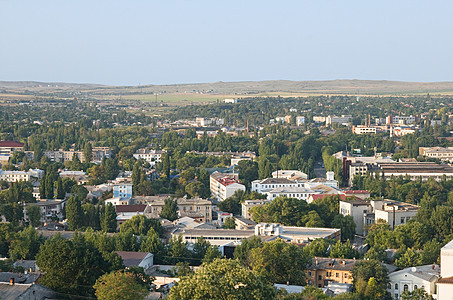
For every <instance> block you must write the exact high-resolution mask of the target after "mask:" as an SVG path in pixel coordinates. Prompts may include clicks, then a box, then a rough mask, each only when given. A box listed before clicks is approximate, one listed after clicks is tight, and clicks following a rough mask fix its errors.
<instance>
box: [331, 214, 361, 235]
mask: <svg viewBox="0 0 453 300" xmlns="http://www.w3.org/2000/svg"><path fill="white" fill-rule="evenodd" d="M331 227H332V228H340V229H341V240H342V241H346V240H349V239H353V238H354V235H355V227H356V224H355V222H354V219H353V218H352V216H343V215H341V214H338V215H336V216H335V217H334V218H333V221H332V223H331Z"/></svg>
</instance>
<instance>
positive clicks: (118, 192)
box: [113, 182, 133, 199]
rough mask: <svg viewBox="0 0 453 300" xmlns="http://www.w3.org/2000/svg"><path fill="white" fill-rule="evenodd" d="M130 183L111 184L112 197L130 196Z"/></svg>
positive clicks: (125, 197)
mask: <svg viewBox="0 0 453 300" xmlns="http://www.w3.org/2000/svg"><path fill="white" fill-rule="evenodd" d="M132 186H133V185H132V183H125V182H123V183H117V184H114V185H113V197H114V198H124V199H131V198H132Z"/></svg>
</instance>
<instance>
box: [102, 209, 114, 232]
mask: <svg viewBox="0 0 453 300" xmlns="http://www.w3.org/2000/svg"><path fill="white" fill-rule="evenodd" d="M116 227H117V224H116V211H115V207H114V206H113V205H112V204H111V203H109V204H107V205H105V206H104V207H103V212H102V213H101V229H102V231H104V232H115V231H116Z"/></svg>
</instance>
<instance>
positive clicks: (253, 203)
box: [241, 199, 270, 219]
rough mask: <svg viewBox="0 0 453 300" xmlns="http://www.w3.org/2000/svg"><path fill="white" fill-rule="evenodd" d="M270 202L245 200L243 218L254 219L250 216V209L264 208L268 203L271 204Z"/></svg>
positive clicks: (242, 208)
mask: <svg viewBox="0 0 453 300" xmlns="http://www.w3.org/2000/svg"><path fill="white" fill-rule="evenodd" d="M269 202H270V201H269V200H261V199H258V200H245V201H244V202H242V203H241V210H242V217H244V218H246V219H252V216H251V215H250V209H251V208H252V207H255V206H262V205H264V204H266V203H269Z"/></svg>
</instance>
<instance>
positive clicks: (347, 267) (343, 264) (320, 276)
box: [305, 257, 359, 288]
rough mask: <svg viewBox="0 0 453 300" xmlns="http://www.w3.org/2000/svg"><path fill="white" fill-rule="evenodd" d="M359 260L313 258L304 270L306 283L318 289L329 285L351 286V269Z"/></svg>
mask: <svg viewBox="0 0 453 300" xmlns="http://www.w3.org/2000/svg"><path fill="white" fill-rule="evenodd" d="M358 261H359V260H355V259H344V258H326V257H314V258H313V259H312V263H311V265H310V266H309V267H308V268H307V269H306V270H305V275H306V277H307V282H308V284H309V285H311V286H315V287H318V288H323V287H326V286H327V285H328V284H329V283H347V284H353V278H352V269H353V268H354V266H355V264H356V263H357V262H358Z"/></svg>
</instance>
